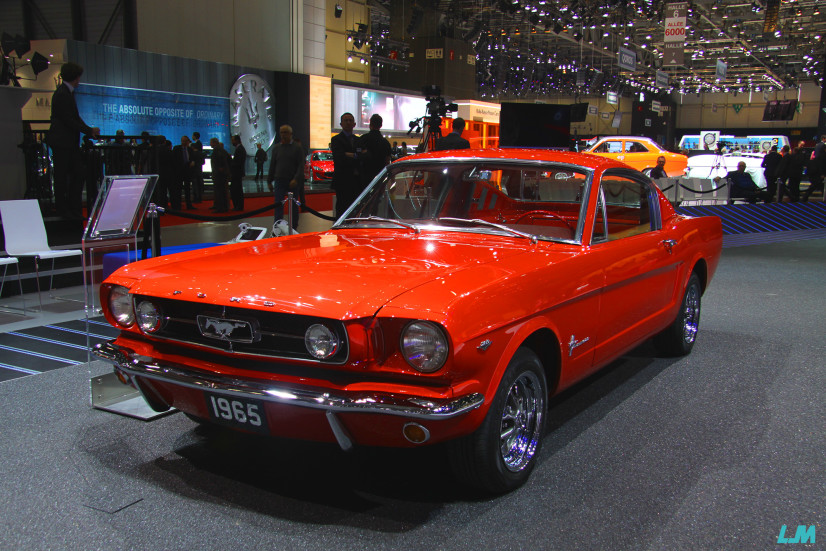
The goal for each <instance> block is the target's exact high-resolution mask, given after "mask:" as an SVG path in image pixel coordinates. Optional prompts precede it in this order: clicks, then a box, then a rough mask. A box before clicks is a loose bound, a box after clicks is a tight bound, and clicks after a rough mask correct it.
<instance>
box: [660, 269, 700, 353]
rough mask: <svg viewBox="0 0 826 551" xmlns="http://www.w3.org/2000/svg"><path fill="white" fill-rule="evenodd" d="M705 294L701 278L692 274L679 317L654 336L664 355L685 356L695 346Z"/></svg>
mask: <svg viewBox="0 0 826 551" xmlns="http://www.w3.org/2000/svg"><path fill="white" fill-rule="evenodd" d="M702 294H703V292H702V288H701V287H700V278H699V277H697V274H696V273H693V274H691V277H690V278H689V279H688V285H686V287H685V294H684V295H683V302H682V304H680V310H679V312H677V318H676V319H675V320H674V322H673V323H672V324H671V325H670V326H668V328H667V329H666V330H665V331H663V332H662V333H660V334H659V335H657V336H656V337H654V346H655V347H656V349H657V351H658V352H659V353H660V354H661V355H664V356H685V355H686V354H688V353H689V352H691V349H692V348H693V347H694V342H695V341H696V340H697V331H698V330H699V329H700V297H701V295H702Z"/></svg>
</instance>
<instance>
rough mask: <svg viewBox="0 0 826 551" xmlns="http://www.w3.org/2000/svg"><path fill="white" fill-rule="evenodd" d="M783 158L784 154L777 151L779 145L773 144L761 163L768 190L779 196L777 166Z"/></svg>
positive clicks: (772, 194)
mask: <svg viewBox="0 0 826 551" xmlns="http://www.w3.org/2000/svg"><path fill="white" fill-rule="evenodd" d="M782 160H783V156H782V155H781V154H780V153H778V152H777V146H776V145H773V146H772V147H771V149H769V152H768V153H766V156H765V157H763V162H762V163H760V166H762V167H763V176H765V177H766V191H768V192H769V195H771V196H772V197H776V196H777V167H778V166H780V161H782Z"/></svg>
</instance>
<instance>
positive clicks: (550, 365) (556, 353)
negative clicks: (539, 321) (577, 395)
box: [520, 327, 562, 396]
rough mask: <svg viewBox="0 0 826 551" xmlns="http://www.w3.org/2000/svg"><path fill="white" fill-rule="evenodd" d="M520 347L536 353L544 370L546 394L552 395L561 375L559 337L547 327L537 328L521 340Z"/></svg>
mask: <svg viewBox="0 0 826 551" xmlns="http://www.w3.org/2000/svg"><path fill="white" fill-rule="evenodd" d="M520 347H525V348H528V349H530V350H531V351H532V352H533V353H534V354H536V355H537V357H538V358H539V361H540V362H541V363H542V368H543V370H544V371H545V381H546V382H547V385H548V395H549V396H552V395H553V394H554V393H555V392H556V389H557V387H558V386H559V379H560V375H561V373H562V372H561V367H562V366H561V364H562V354H561V347H560V343H559V339H558V338H557V336H556V334H555V333H554V332H553V331H552V330H551V329H549V328H547V327H543V328H540V329H537V330H536V331H534V332H533V333H531V334H530V335H528V337H527V338H526V339H525V340H524V341H522V344H521V345H520Z"/></svg>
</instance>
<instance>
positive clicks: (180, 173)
mask: <svg viewBox="0 0 826 551" xmlns="http://www.w3.org/2000/svg"><path fill="white" fill-rule="evenodd" d="M190 143H191V142H190V141H189V136H181V145H176V146H175V147H173V148H172V160H173V167H174V169H175V172H174V174H175V176H174V178H173V179H172V186H170V188H169V204H170V206H171V207H172V209H173V210H181V190H183V192H184V198H185V199H186V208H187V210H194V209H195V207H194V206H192V174H193V172H194V171H195V158H194V157H195V152H194V151H192V147H191V146H190Z"/></svg>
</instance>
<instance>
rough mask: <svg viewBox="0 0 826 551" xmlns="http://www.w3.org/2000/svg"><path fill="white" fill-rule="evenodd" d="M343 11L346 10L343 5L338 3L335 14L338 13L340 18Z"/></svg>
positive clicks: (337, 17)
mask: <svg viewBox="0 0 826 551" xmlns="http://www.w3.org/2000/svg"><path fill="white" fill-rule="evenodd" d="M343 11H344V9H343V8H342V7H341V4H336V11H335V14H336V19H340V18H341V13H342V12H343Z"/></svg>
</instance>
